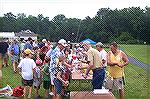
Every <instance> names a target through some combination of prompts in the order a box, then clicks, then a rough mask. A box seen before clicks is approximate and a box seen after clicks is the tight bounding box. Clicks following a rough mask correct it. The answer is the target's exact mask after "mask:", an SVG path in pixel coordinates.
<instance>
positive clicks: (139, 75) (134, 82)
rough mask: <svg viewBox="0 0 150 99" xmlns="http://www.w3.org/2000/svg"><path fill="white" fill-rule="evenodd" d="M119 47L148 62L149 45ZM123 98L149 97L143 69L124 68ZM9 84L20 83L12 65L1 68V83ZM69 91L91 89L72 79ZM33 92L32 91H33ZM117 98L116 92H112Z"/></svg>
mask: <svg viewBox="0 0 150 99" xmlns="http://www.w3.org/2000/svg"><path fill="white" fill-rule="evenodd" d="M121 48H123V49H124V50H125V52H126V53H127V54H128V55H129V56H133V57H136V58H137V59H139V60H141V61H143V62H144V63H147V64H149V62H148V57H149V56H150V54H148V51H149V48H150V47H149V46H145V45H144V46H143V45H121ZM147 48H148V49H147ZM125 74H126V77H125V82H126V85H125V99H149V97H150V74H149V73H148V72H147V71H145V70H144V69H142V68H140V67H138V66H135V65H133V64H129V65H128V66H127V67H126V68H125ZM6 84H9V85H10V86H11V87H12V88H14V87H16V86H18V85H21V77H20V76H19V75H18V74H13V70H12V66H9V67H4V68H3V85H4V86H5V85H6ZM69 90H70V91H80V90H91V83H90V82H89V81H80V82H79V81H72V80H71V83H70V86H69ZM33 94H34V92H33ZM40 94H41V95H42V96H44V89H43V88H42V86H41V89H40ZM114 95H115V96H116V97H117V99H118V93H117V92H114Z"/></svg>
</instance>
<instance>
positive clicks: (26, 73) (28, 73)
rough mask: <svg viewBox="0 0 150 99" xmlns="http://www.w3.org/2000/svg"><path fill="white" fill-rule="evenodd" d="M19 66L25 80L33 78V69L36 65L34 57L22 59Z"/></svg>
mask: <svg viewBox="0 0 150 99" xmlns="http://www.w3.org/2000/svg"><path fill="white" fill-rule="evenodd" d="M18 67H19V68H21V75H22V78H23V79H25V80H32V79H33V69H34V68H35V67H36V64H35V62H34V60H33V59H30V58H24V59H22V60H21V61H20V63H19V65H18Z"/></svg>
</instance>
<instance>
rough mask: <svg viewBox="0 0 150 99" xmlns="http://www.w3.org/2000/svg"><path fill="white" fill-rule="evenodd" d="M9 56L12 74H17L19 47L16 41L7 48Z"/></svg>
mask: <svg viewBox="0 0 150 99" xmlns="http://www.w3.org/2000/svg"><path fill="white" fill-rule="evenodd" d="M9 54H10V56H11V61H12V64H13V70H14V73H17V65H18V62H19V55H20V47H19V44H18V43H17V41H16V40H14V41H13V42H12V44H11V45H10V47H9Z"/></svg>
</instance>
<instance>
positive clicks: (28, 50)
mask: <svg viewBox="0 0 150 99" xmlns="http://www.w3.org/2000/svg"><path fill="white" fill-rule="evenodd" d="M24 53H25V54H31V53H32V51H31V50H30V49H28V48H27V49H26V50H25V51H24Z"/></svg>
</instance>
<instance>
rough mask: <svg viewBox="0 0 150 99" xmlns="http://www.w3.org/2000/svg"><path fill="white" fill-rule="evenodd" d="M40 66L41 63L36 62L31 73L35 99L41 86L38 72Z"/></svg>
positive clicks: (39, 72)
mask: <svg viewBox="0 0 150 99" xmlns="http://www.w3.org/2000/svg"><path fill="white" fill-rule="evenodd" d="M41 65H42V63H41V62H40V61H36V67H35V69H34V72H33V74H34V75H33V86H34V88H35V90H36V91H35V92H36V98H39V97H40V95H39V90H40V85H41V78H42V76H41V70H40V66H41Z"/></svg>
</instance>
